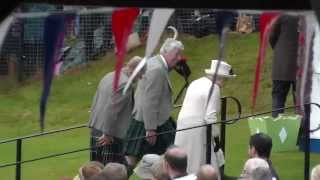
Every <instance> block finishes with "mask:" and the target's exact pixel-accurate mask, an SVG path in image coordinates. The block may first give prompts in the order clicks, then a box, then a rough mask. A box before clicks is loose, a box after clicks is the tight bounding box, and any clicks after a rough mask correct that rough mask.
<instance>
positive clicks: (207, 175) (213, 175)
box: [197, 164, 219, 180]
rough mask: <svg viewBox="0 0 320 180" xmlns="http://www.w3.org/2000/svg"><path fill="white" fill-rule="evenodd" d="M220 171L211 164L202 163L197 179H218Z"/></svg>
mask: <svg viewBox="0 0 320 180" xmlns="http://www.w3.org/2000/svg"><path fill="white" fill-rule="evenodd" d="M218 175H219V174H218V171H217V170H216V169H214V168H213V167H212V166H211V165H209V164H206V165H202V166H201V167H200V169H199V171H198V173H197V180H218Z"/></svg>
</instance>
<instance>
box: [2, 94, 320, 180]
mask: <svg viewBox="0 0 320 180" xmlns="http://www.w3.org/2000/svg"><path fill="white" fill-rule="evenodd" d="M228 100H233V101H234V102H235V103H236V105H237V108H238V116H237V117H236V118H231V119H227V105H228ZM221 102H222V103H221V121H219V122H214V123H209V124H204V125H198V126H193V127H189V128H184V129H178V130H170V131H165V132H161V133H158V134H156V135H154V136H159V135H163V134H167V133H173V132H179V131H185V130H189V129H194V128H201V127H205V126H206V127H211V126H212V125H214V124H221V132H220V133H221V149H222V150H223V152H225V136H226V128H225V127H226V125H228V124H233V123H236V122H238V121H239V120H242V119H247V118H249V117H255V116H260V115H265V114H269V113H272V112H274V111H278V110H284V109H291V108H297V107H300V106H290V107H285V108H279V109H276V110H272V111H267V112H262V113H257V114H251V115H247V116H241V111H242V108H241V104H240V102H239V100H238V99H237V98H235V97H232V96H228V97H223V98H221ZM310 105H315V106H317V107H318V108H320V105H319V104H317V103H306V104H304V108H305V117H304V118H305V119H304V121H303V122H304V127H306V130H305V131H304V133H305V144H304V145H305V154H304V157H305V158H304V177H305V178H304V179H305V180H308V179H309V167H310V165H309V163H310V147H309V144H310V134H309V132H313V131H317V130H319V129H320V127H319V128H317V129H314V130H310V127H309V125H310V122H309V115H310ZM179 107H181V106H175V108H179ZM85 127H87V125H85V124H84V125H79V126H73V127H69V128H64V129H59V130H54V131H48V132H44V133H38V134H33V135H29V136H23V137H18V138H12V139H8V140H4V141H0V144H4V143H10V142H14V141H15V142H16V162H12V163H7V164H3V165H0V168H4V167H9V166H16V176H15V177H16V178H15V179H16V180H20V179H21V168H22V166H21V165H22V164H24V163H28V162H33V161H39V160H43V159H48V158H52V157H58V156H62V155H66V154H72V153H78V152H82V151H87V150H90V149H94V148H97V147H88V148H82V149H76V150H73V151H67V152H63V153H57V154H52V155H47V156H43V157H38V158H34V159H30V160H24V161H22V159H21V157H22V142H23V140H24V139H30V138H34V137H38V136H44V135H50V134H56V133H60V132H66V131H70V130H74V129H80V128H85ZM148 137H152V136H142V137H136V138H132V139H126V140H125V141H135V140H138V139H142V138H148ZM207 138H211V136H207ZM222 174H223V168H222Z"/></svg>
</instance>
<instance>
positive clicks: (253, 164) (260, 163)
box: [240, 158, 271, 180]
mask: <svg viewBox="0 0 320 180" xmlns="http://www.w3.org/2000/svg"><path fill="white" fill-rule="evenodd" d="M256 168H267V169H269V165H268V162H267V161H266V160H264V159H261V158H251V159H248V160H247V161H246V163H245V164H244V167H243V170H242V173H241V175H240V177H241V178H240V179H246V180H251V177H252V173H253V171H255V169H256ZM270 180H271V179H270Z"/></svg>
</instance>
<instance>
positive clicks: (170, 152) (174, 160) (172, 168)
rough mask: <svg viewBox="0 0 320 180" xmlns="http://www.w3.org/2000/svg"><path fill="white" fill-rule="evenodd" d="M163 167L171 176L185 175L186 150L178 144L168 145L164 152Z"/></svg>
mask: <svg viewBox="0 0 320 180" xmlns="http://www.w3.org/2000/svg"><path fill="white" fill-rule="evenodd" d="M164 167H165V169H166V171H167V173H168V174H169V176H170V177H171V178H172V177H176V176H184V175H186V174H187V153H186V151H185V150H183V149H182V148H180V147H178V146H174V145H173V146H170V147H169V148H168V149H167V151H166V152H165V154H164Z"/></svg>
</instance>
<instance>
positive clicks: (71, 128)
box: [0, 124, 88, 144]
mask: <svg viewBox="0 0 320 180" xmlns="http://www.w3.org/2000/svg"><path fill="white" fill-rule="evenodd" d="M84 127H88V126H87V124H82V125H77V126H72V127H69V128H63V129H58V130H53V131H48V132H43V133H36V134H31V135H28V136H22V137H17V138H12V139H7V140H3V141H0V144H4V143H9V142H14V141H17V140H19V139H21V140H23V139H29V138H34V137H38V136H43V135H48V134H55V133H59V132H64V131H70V130H73V129H79V128H84Z"/></svg>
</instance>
